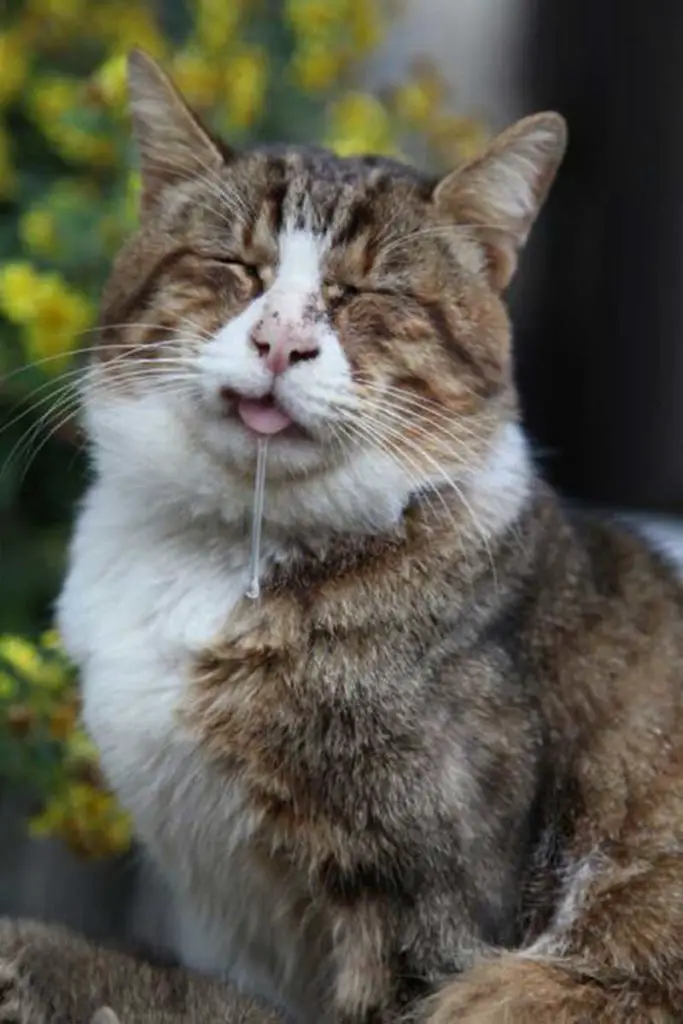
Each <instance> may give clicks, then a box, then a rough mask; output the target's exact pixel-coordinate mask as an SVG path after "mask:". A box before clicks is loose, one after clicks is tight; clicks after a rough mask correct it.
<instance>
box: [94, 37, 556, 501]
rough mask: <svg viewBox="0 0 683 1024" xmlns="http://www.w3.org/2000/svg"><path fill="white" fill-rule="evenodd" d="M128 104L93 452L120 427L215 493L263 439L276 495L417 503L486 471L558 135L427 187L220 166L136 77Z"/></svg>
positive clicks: (548, 131)
mask: <svg viewBox="0 0 683 1024" xmlns="http://www.w3.org/2000/svg"><path fill="white" fill-rule="evenodd" d="M131 93H132V110H133V117H134V123H135V127H136V132H137V137H138V141H139V145H140V149H141V157H142V174H143V198H142V203H143V210H142V227H141V231H140V232H139V234H138V235H137V236H136V237H135V238H134V239H133V240H132V242H131V243H130V244H129V245H128V247H127V248H126V250H125V251H124V253H123V254H122V255H121V257H120V258H119V260H118V261H117V265H116V268H115V271H114V274H113V275H112V279H111V281H110V284H109V287H108V289H107V292H106V294H105V299H104V304H103V317H102V323H103V329H102V334H101V338H102V343H101V347H100V351H99V353H98V354H97V357H96V360H95V365H94V367H93V371H92V377H91V386H90V388H89V389H88V391H87V408H88V414H89V417H88V418H89V420H90V423H91V430H92V432H93V434H94V435H95V442H96V444H97V442H98V430H99V431H100V432H103V434H104V435H106V436H103V438H102V439H101V441H102V444H104V445H105V446H107V445H108V446H110V447H111V446H112V445H114V446H115V445H116V437H115V435H116V429H115V428H114V429H113V426H112V425H113V424H114V423H118V425H119V427H118V429H119V430H120V431H122V432H123V434H124V435H125V437H123V436H122V439H121V440H122V444H123V445H124V447H127V448H129V449H130V448H131V447H134V445H133V446H131V440H132V439H133V437H134V435H135V434H136V433H137V435H138V436H137V438H135V443H136V444H137V445H138V447H142V448H146V449H148V450H149V451H152V450H154V451H155V452H156V453H157V457H163V456H162V453H163V450H164V447H166V448H167V449H168V454H167V456H166V458H167V459H168V460H169V462H170V463H172V462H173V461H174V459H176V458H177V453H178V451H179V450H181V451H182V452H183V453H185V454H184V455H183V457H188V458H189V457H191V453H192V452H195V453H196V463H197V466H199V465H201V466H206V467H207V468H206V470H205V472H206V473H209V472H210V473H211V475H212V481H211V487H212V488H213V489H215V488H217V487H218V488H219V487H220V486H221V484H220V476H221V474H222V473H223V472H224V473H225V483H224V486H225V487H226V488H229V487H230V486H231V483H234V479H235V477H236V476H237V477H240V476H241V477H244V478H248V477H249V476H250V475H251V474H252V473H253V466H254V458H255V450H256V444H257V441H258V439H259V438H262V437H267V438H268V440H269V463H268V464H269V481H271V482H272V481H275V483H277V482H278V481H282V482H283V486H284V485H285V484H287V483H290V482H291V485H292V486H296V481H297V480H303V479H305V480H307V481H309V480H310V479H311V478H312V477H314V476H320V477H321V478H322V477H325V475H327V476H329V475H330V474H339V472H340V468H341V469H342V470H343V472H344V479H345V486H347V487H348V486H349V485H350V482H351V481H352V480H353V479H355V480H356V484H357V486H358V487H359V488H360V489H361V490H362V488H363V479H364V477H367V478H368V481H369V482H370V480H369V478H373V480H372V481H371V482H372V484H373V486H376V485H377V481H379V480H382V481H384V484H385V485H386V487H389V488H391V487H396V488H399V489H402V490H403V491H406V492H409V491H410V490H411V489H415V488H418V487H420V486H423V485H424V484H426V483H428V482H429V481H432V482H433V481H434V480H435V479H436V480H438V479H439V477H440V475H441V476H443V475H444V474H445V475H446V476H448V475H450V474H452V473H456V474H457V473H458V472H459V471H460V470H465V469H468V468H469V469H471V467H472V465H473V464H474V463H475V462H477V461H478V460H479V461H481V460H485V457H486V451H487V446H488V445H489V443H490V441H491V438H492V437H493V436H494V435H495V433H496V430H497V429H498V428H499V426H500V423H501V418H502V417H505V416H507V415H509V414H510V410H511V407H512V401H511V399H512V395H511V390H512V385H511V374H510V360H511V353H510V344H509V326H508V321H507V317H506V313H505V307H504V304H503V302H502V300H501V298H500V291H501V289H502V287H504V286H505V284H507V281H508V279H509V277H510V276H511V274H512V272H513V269H514V262H515V256H516V251H517V250H518V248H519V247H520V246H521V244H522V242H523V240H524V238H525V237H526V234H527V232H528V230H529V227H530V225H531V223H532V221H533V219H534V217H535V215H536V212H537V210H538V207H539V205H540V203H541V201H542V199H543V197H544V196H545V194H546V192H547V189H548V187H549V185H550V182H551V180H552V177H553V175H554V172H555V170H556V167H557V165H558V163H559V160H560V159H561V155H562V152H563V148H564V127H563V123H562V121H561V119H560V118H559V117H557V116H556V115H539V117H537V118H535V119H529V120H528V121H527V122H523V123H521V124H520V125H519V126H517V127H516V128H515V129H512V130H511V131H510V132H509V133H507V135H506V136H502V137H501V138H500V139H499V140H497V142H496V143H494V146H493V147H492V148H491V150H490V151H489V154H488V156H486V157H484V158H483V159H482V160H480V161H479V162H477V163H475V164H473V165H471V166H470V167H468V168H466V169H465V170H463V171H461V172H460V173H459V174H455V175H450V176H449V177H447V178H446V179H444V180H443V181H441V182H440V183H435V182H432V181H428V180H426V179H425V178H423V177H422V176H420V175H418V174H417V173H415V172H413V171H412V170H410V169H409V168H406V167H404V166H403V165H400V164H395V163H392V162H391V161H387V160H382V159H378V158H375V159H373V158H368V159H345V160H342V159H339V158H336V157H334V156H333V155H332V154H330V153H328V152H325V151H322V150H314V149H294V148H281V149H257V150H253V151H249V152H246V153H241V154H240V153H231V152H228V151H227V150H225V149H224V148H223V147H221V146H220V145H219V144H216V143H215V142H214V141H213V140H212V139H211V138H210V137H209V136H208V134H207V133H206V132H205V131H204V130H203V128H202V127H201V126H200V125H199V124H198V122H197V121H196V120H195V119H194V117H193V116H192V115H191V114H190V113H189V112H188V110H187V109H186V108H185V106H184V105H183V104H182V101H181V100H180V99H179V97H178V96H177V95H176V94H175V93H174V92H173V90H172V89H171V88H170V86H169V85H168V83H167V82H166V81H165V80H164V79H163V78H162V76H161V74H160V72H159V71H158V69H156V68H155V66H154V65H152V64H151V62H149V61H148V60H147V59H146V58H142V57H141V56H139V55H138V56H135V57H133V59H132V62H131ZM112 410H115V415H113V414H112ZM209 467H210V469H209ZM179 483H180V482H179ZM206 484H207V487H208V481H206ZM193 486H197V487H200V481H195V484H193ZM200 489H201V487H200ZM403 497H405V496H403ZM403 497H401V500H403Z"/></svg>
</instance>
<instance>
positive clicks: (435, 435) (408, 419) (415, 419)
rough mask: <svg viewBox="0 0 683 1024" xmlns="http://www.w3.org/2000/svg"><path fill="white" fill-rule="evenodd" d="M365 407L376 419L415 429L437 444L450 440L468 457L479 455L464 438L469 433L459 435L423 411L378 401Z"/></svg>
mask: <svg viewBox="0 0 683 1024" xmlns="http://www.w3.org/2000/svg"><path fill="white" fill-rule="evenodd" d="M367 408H368V411H369V413H370V414H371V415H372V416H374V417H375V418H376V419H378V420H383V421H385V422H386V421H387V420H388V421H389V423H394V424H398V425H400V426H402V427H404V428H409V429H411V430H417V431H418V433H419V434H421V435H422V436H423V437H425V438H428V439H429V440H431V441H435V442H436V443H437V445H440V446H442V445H443V443H444V442H446V441H450V442H451V443H452V444H454V445H456V446H457V450H458V451H464V452H465V453H466V454H467V455H468V456H469V458H477V457H478V455H479V453H478V452H477V451H476V449H475V448H473V446H472V445H471V444H468V442H467V441H466V440H465V439H464V438H465V437H469V436H472V435H471V434H470V433H468V434H465V435H464V437H463V436H459V435H458V434H456V433H455V432H454V431H452V430H447V429H446V428H445V427H444V426H443V425H442V424H441V423H439V422H435V421H433V420H432V419H431V418H430V417H429V416H426V415H425V414H424V413H419V412H418V413H415V412H414V411H411V412H408V413H406V412H405V410H400V409H399V410H397V409H395V408H393V407H392V406H388V405H387V406H384V405H382V404H381V403H378V402H369V403H368V404H367ZM447 450H448V451H451V448H450V447H449V448H448V449H447Z"/></svg>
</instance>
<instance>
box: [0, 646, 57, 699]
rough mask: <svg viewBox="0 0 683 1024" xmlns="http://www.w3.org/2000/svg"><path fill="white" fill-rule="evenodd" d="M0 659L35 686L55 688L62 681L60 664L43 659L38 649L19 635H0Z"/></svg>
mask: <svg viewBox="0 0 683 1024" xmlns="http://www.w3.org/2000/svg"><path fill="white" fill-rule="evenodd" d="M0 661H4V662H5V664H7V665H9V666H10V668H12V669H13V670H14V671H15V672H16V673H17V675H20V676H21V677H22V678H24V679H25V680H26V681H27V682H29V683H32V684H33V685H35V686H38V687H41V688H44V689H48V690H55V689H59V688H60V687H61V686H62V684H63V681H64V673H63V670H62V668H61V666H60V665H58V664H57V663H56V662H54V661H46V660H45V659H43V657H42V655H41V653H40V650H39V649H38V648H36V647H34V646H33V644H31V643H29V641H28V640H25V639H24V638H23V637H20V636H3V637H0Z"/></svg>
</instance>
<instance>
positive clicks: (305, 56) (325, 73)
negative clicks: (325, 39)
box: [292, 44, 342, 92]
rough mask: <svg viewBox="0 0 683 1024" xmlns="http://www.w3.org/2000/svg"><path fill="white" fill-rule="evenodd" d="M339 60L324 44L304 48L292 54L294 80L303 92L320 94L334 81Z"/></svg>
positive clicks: (338, 68) (337, 55)
mask: <svg viewBox="0 0 683 1024" xmlns="http://www.w3.org/2000/svg"><path fill="white" fill-rule="evenodd" d="M341 65H342V62H341V58H340V56H339V54H337V53H334V52H333V50H332V48H331V47H329V46H325V45H324V44H318V45H313V46H306V47H303V48H302V49H300V50H298V51H297V52H296V53H295V54H294V59H293V62H292V72H293V75H294V80H295V81H296V83H297V84H298V85H299V86H300V87H301V88H302V89H303V90H304V91H305V92H322V91H323V90H325V89H329V87H330V86H331V85H332V84H333V83H334V82H335V81H336V79H337V78H338V76H339V72H340V70H341Z"/></svg>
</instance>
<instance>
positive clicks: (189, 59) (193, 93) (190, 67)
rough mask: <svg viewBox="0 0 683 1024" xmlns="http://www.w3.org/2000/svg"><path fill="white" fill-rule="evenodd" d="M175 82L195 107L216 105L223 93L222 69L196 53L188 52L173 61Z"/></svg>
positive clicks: (180, 54) (178, 55)
mask: <svg viewBox="0 0 683 1024" xmlns="http://www.w3.org/2000/svg"><path fill="white" fill-rule="evenodd" d="M173 80H174V82H175V83H176V85H177V86H178V88H179V89H180V91H181V92H182V93H183V95H184V96H185V97H186V99H187V100H188V102H189V103H191V104H192V105H193V106H196V107H201V108H206V107H211V106H213V104H215V103H216V102H217V100H218V98H219V95H220V92H221V86H222V84H223V82H222V73H221V68H220V67H218V66H217V65H214V64H212V63H211V61H208V60H207V58H206V56H205V55H204V54H202V53H198V52H196V51H194V52H193V51H189V50H186V51H184V52H182V53H179V54H177V55H176V57H175V59H174V61H173Z"/></svg>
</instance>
